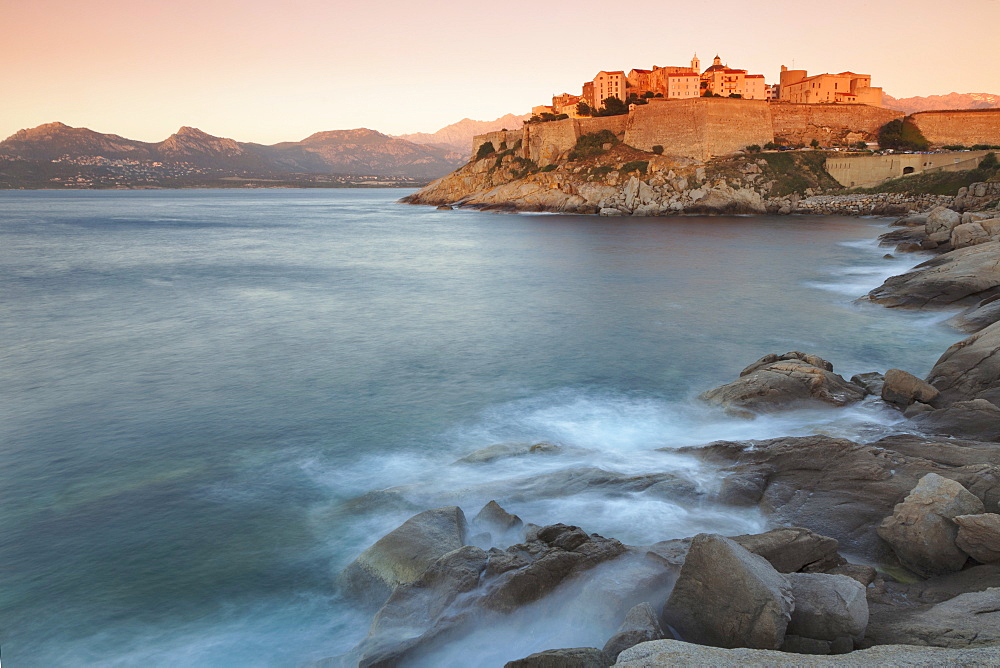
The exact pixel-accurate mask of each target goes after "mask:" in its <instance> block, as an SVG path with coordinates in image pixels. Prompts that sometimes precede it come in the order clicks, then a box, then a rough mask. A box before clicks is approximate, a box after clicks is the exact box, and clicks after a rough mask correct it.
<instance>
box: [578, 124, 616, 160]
mask: <svg viewBox="0 0 1000 668" xmlns="http://www.w3.org/2000/svg"><path fill="white" fill-rule="evenodd" d="M617 143H618V137H616V136H615V133H613V132H611V130H601V131H600V132H588V133H587V134H585V135H580V137H579V139H577V140H576V146H574V147H573V150H572V151H570V152H569V159H570V160H582V159H584V158H592V157H594V156H598V155H603V154H604V145H605V144H617Z"/></svg>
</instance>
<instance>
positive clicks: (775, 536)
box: [732, 527, 845, 573]
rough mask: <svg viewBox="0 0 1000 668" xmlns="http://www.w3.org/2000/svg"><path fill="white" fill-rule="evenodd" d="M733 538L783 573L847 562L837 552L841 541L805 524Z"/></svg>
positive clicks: (828, 567)
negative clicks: (806, 527)
mask: <svg viewBox="0 0 1000 668" xmlns="http://www.w3.org/2000/svg"><path fill="white" fill-rule="evenodd" d="M732 540H733V541H734V542H736V543H739V544H740V545H741V546H743V547H744V548H746V549H747V550H749V551H750V552H753V553H754V554H757V555H760V556H762V557H764V558H765V559H767V560H768V562H769V563H770V564H771V565H772V566H773V567H774V568H775V570H777V571H778V572H779V573H796V572H798V571H801V570H808V571H812V572H815V571H825V570H827V569H830V568H834V567H836V566H839V565H841V564H843V563H845V562H844V559H843V557H841V556H840V555H839V554H838V553H837V549H838V548H839V547H840V544H839V543H838V542H837V540H836V539H834V538H829V537H827V536H821V535H819V534H817V533H813V532H812V531H810V530H809V529H803V528H802V527H787V528H781V529H772V530H771V531H768V532H766V533H759V534H749V535H743V536H733V537H732Z"/></svg>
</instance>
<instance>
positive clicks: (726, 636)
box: [662, 534, 794, 649]
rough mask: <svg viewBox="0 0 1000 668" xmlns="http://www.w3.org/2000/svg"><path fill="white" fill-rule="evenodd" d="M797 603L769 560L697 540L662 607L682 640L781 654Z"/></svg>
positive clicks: (723, 542) (724, 543)
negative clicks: (780, 650) (772, 651)
mask: <svg viewBox="0 0 1000 668" xmlns="http://www.w3.org/2000/svg"><path fill="white" fill-rule="evenodd" d="M793 607H794V603H793V600H792V595H791V588H790V586H789V584H788V581H787V580H786V579H785V577H784V576H783V575H781V574H780V573H778V572H777V571H776V570H774V567H773V566H771V564H769V563H768V562H767V560H766V559H764V558H763V557H760V556H758V555H756V554H753V553H752V552H749V551H747V550H746V549H744V548H743V547H740V545H739V544H737V543H735V542H734V541H731V540H729V539H728V538H725V537H723V536H719V535H717V534H698V535H697V536H695V537H694V539H693V540H692V541H691V547H690V549H689V550H688V554H687V559H685V561H684V566H683V567H681V572H680V575H679V576H678V578H677V582H676V584H675V585H674V590H673V592H672V593H671V594H670V598H669V599H668V600H667V602H666V604H665V605H664V607H663V613H662V617H663V619H664V621H666V623H668V624H670V626H672V627H673V628H674V629H676V631H677V632H678V633H679V634H680V635H681V637H682V638H683V639H684V640H687V641H689V642H696V643H699V644H702V645H713V646H715V647H753V648H759V649H778V648H780V647H781V644H782V642H783V641H784V639H785V629H786V627H787V626H788V621H789V619H790V617H791V613H792V608H793Z"/></svg>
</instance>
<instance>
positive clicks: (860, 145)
mask: <svg viewBox="0 0 1000 668" xmlns="http://www.w3.org/2000/svg"><path fill="white" fill-rule="evenodd" d="M854 148H860V149H866V148H868V143H867V142H863V141H858V142H856V143H855V144H854Z"/></svg>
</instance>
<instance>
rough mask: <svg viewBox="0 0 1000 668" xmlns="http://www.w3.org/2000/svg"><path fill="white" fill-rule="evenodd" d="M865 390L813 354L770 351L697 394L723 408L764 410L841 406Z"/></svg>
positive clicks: (852, 401) (859, 398) (859, 396)
mask: <svg viewBox="0 0 1000 668" xmlns="http://www.w3.org/2000/svg"><path fill="white" fill-rule="evenodd" d="M864 396H865V391H864V390H863V389H862V388H861V387H859V386H857V385H855V384H853V383H849V382H848V381H846V380H844V379H843V378H842V377H841V376H839V375H837V374H835V373H833V365H832V364H830V363H829V362H827V361H826V360H824V359H822V358H820V357H817V356H815V355H807V354H804V353H800V352H790V353H785V354H784V355H780V356H779V355H775V354H770V355H766V356H764V357H762V358H761V359H759V360H757V361H756V362H754V363H753V364H751V365H750V366H748V367H747V368H745V369H744V370H743V371H742V372H740V378H739V379H738V380H735V381H733V382H732V383H728V384H726V385H722V386H721V387H717V388H715V389H713V390H709V391H708V392H705V393H704V394H702V395H701V398H702V399H704V400H705V401H708V402H711V403H715V404H719V405H721V406H724V407H726V408H727V409H731V410H737V411H743V412H747V411H749V412H751V413H753V412H757V413H766V412H773V411H776V410H781V409H784V408H789V407H792V406H795V405H800V404H808V403H824V404H828V405H832V406H844V405H846V404H849V403H854V402H856V401H860V400H861V399H863V398H864Z"/></svg>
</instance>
